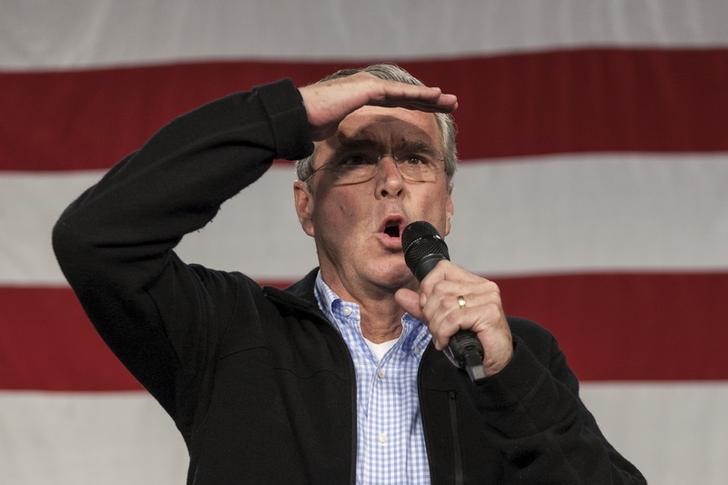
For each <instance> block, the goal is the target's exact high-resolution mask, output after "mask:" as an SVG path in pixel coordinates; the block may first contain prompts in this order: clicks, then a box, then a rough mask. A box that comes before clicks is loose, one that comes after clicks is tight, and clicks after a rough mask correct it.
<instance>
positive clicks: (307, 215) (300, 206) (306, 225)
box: [293, 180, 314, 237]
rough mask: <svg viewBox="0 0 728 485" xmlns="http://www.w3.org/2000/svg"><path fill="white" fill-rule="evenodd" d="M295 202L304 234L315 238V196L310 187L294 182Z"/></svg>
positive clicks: (300, 182)
mask: <svg viewBox="0 0 728 485" xmlns="http://www.w3.org/2000/svg"><path fill="white" fill-rule="evenodd" d="M293 200H294V202H295V204H296V214H298V221H299V222H300V223H301V227H302V228H303V232H305V233H306V234H308V235H309V236H311V237H313V235H314V229H313V221H312V216H313V195H312V194H311V192H310V191H309V190H308V185H307V184H306V182H303V181H302V180H296V181H295V182H293Z"/></svg>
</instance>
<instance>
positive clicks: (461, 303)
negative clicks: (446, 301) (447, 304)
mask: <svg viewBox="0 0 728 485" xmlns="http://www.w3.org/2000/svg"><path fill="white" fill-rule="evenodd" d="M458 306H459V307H460V309H461V310H462V309H463V308H465V297H464V296H463V295H460V296H458Z"/></svg>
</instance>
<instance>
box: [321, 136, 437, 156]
mask: <svg viewBox="0 0 728 485" xmlns="http://www.w3.org/2000/svg"><path fill="white" fill-rule="evenodd" d="M380 147H381V143H380V142H379V141H377V140H374V139H371V138H367V137H352V138H343V137H341V138H340V139H339V147H337V148H336V151H337V152H339V151H349V150H362V149H372V148H377V149H378V148H380ZM392 149H393V150H394V151H401V150H412V151H415V152H425V153H437V150H436V149H435V147H433V146H432V144H431V143H429V142H427V141H424V140H407V139H404V140H400V141H398V142H396V143H393V148H392Z"/></svg>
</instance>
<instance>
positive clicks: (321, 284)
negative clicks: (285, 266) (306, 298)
mask: <svg viewBox="0 0 728 485" xmlns="http://www.w3.org/2000/svg"><path fill="white" fill-rule="evenodd" d="M314 294H315V295H316V301H317V302H318V305H319V308H320V309H321V311H322V312H323V313H324V315H326V317H327V318H328V320H329V322H331V324H332V325H334V326H335V327H338V325H340V324H346V323H348V322H352V321H354V322H355V323H356V326H357V331H358V332H359V333H361V327H360V326H359V323H360V314H359V305H358V304H356V303H354V302H350V301H344V300H342V299H341V298H340V297H339V295H337V294H336V292H335V291H334V290H332V289H331V287H330V286H329V285H327V284H326V282H325V281H324V279H323V277H322V276H321V271H319V272H318V274H317V275H316V286H315V289H314ZM347 307H348V308H349V309H351V312H350V316H351V318H344V319H343V321H342V319H341V318H337V317H336V316H337V315H341V314H342V309H343V308H347ZM430 339H431V335H430V332H429V331H428V330H427V326H426V325H425V324H424V323H422V322H421V321H420V320H418V319H416V318H415V317H413V316H412V315H410V314H409V313H405V314H404V315H403V316H402V334H401V336H400V340H401V345H402V350H404V351H411V352H413V353H415V354H417V355H418V357H421V356H422V354H423V353H424V351H425V349H426V348H427V344H428V343H429V342H430Z"/></svg>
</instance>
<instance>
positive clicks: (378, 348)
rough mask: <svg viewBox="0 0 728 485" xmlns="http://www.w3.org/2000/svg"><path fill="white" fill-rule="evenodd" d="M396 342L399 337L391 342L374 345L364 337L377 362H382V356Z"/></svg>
mask: <svg viewBox="0 0 728 485" xmlns="http://www.w3.org/2000/svg"><path fill="white" fill-rule="evenodd" d="M397 340H399V337H397V338H396V339H393V340H387V341H386V342H382V343H380V344H375V343H374V342H372V341H371V340H369V339H368V338H366V337H364V341H365V342H366V343H367V345H368V346H369V348H370V349H372V352H374V355H376V356H377V360H382V357H384V354H386V353H387V351H388V350H389V349H391V348H392V347H394V344H396V343H397Z"/></svg>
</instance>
